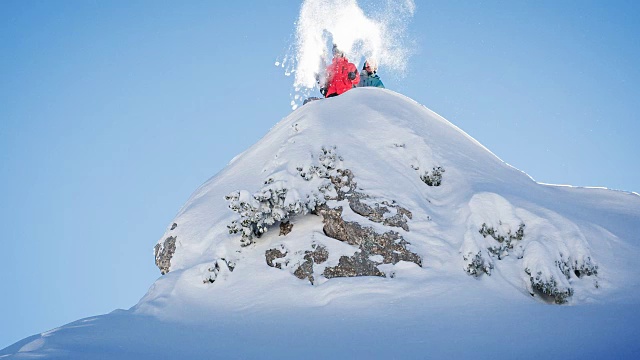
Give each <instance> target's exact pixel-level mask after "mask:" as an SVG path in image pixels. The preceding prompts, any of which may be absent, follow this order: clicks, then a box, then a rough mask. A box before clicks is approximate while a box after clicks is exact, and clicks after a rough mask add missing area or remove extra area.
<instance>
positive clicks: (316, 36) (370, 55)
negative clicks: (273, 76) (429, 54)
mask: <svg viewBox="0 0 640 360" xmlns="http://www.w3.org/2000/svg"><path fill="white" fill-rule="evenodd" d="M362 3H363V6H362V7H361V6H360V5H359V4H358V1H356V0H305V1H304V2H303V3H302V6H301V7H300V15H299V17H298V21H297V22H296V36H295V44H293V45H291V46H290V47H289V51H288V53H287V54H286V55H285V57H284V58H283V60H282V61H276V63H275V64H276V66H280V67H282V68H283V69H284V70H285V75H287V76H290V75H294V83H293V86H294V89H295V91H294V93H295V94H292V97H295V99H294V100H292V108H293V109H294V110H295V109H296V108H297V107H298V105H299V104H298V101H297V100H299V99H300V100H301V99H304V98H307V97H309V95H310V94H311V93H312V91H314V90H315V89H317V87H316V85H317V82H316V76H317V75H318V74H321V73H322V72H323V70H324V67H325V64H327V63H329V62H330V61H331V56H332V55H331V48H332V46H333V44H336V45H337V46H338V48H339V49H340V50H342V51H344V52H345V54H346V56H347V58H348V59H349V61H351V62H353V63H354V64H356V66H357V67H358V68H360V67H361V65H362V64H363V63H364V61H365V60H366V59H373V60H375V61H376V62H377V63H378V67H379V69H381V70H382V71H384V72H385V73H386V74H388V73H390V72H393V73H396V74H400V75H402V74H403V73H404V71H405V69H406V64H407V63H408V60H409V55H410V47H409V46H408V45H407V43H408V39H407V36H406V34H405V32H406V28H407V24H408V22H409V20H410V19H411V17H412V16H413V14H414V12H415V8H416V6H415V3H414V1H413V0H395V1H394V0H368V1H367V0H365V1H363V2H362Z"/></svg>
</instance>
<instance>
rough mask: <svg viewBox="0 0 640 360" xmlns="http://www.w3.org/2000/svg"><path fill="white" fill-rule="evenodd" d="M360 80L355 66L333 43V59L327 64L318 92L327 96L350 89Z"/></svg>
mask: <svg viewBox="0 0 640 360" xmlns="http://www.w3.org/2000/svg"><path fill="white" fill-rule="evenodd" d="M358 82H360V74H358V69H357V68H356V66H355V65H354V64H352V63H350V62H349V60H348V59H347V58H346V57H344V53H343V52H342V51H340V49H338V47H337V46H336V45H335V44H334V45H333V60H332V61H331V64H329V66H327V70H326V78H325V81H324V84H321V85H320V93H321V94H322V95H324V97H326V98H329V97H332V96H337V95H340V94H342V93H344V92H345V91H347V90H351V89H353V88H354V87H356V85H358Z"/></svg>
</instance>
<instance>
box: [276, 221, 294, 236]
mask: <svg viewBox="0 0 640 360" xmlns="http://www.w3.org/2000/svg"><path fill="white" fill-rule="evenodd" d="M291 229H293V224H292V223H290V222H288V221H286V222H281V223H280V234H279V236H287V235H288V234H289V233H290V232H291Z"/></svg>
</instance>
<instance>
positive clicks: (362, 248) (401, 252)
mask: <svg viewBox="0 0 640 360" xmlns="http://www.w3.org/2000/svg"><path fill="white" fill-rule="evenodd" d="M319 213H320V215H321V216H322V218H323V220H322V222H323V224H324V227H323V230H324V233H325V235H327V236H329V237H331V238H334V239H336V240H340V241H344V242H346V243H348V244H349V245H353V246H357V247H358V251H357V252H356V253H355V254H354V255H353V256H351V257H347V256H343V257H341V258H340V260H339V264H338V266H336V267H333V268H327V269H325V272H324V275H325V276H326V277H338V276H368V275H373V276H384V273H382V272H381V271H379V270H378V269H377V268H376V265H380V264H396V263H398V262H399V261H408V262H413V263H415V264H416V265H418V266H422V258H421V257H420V256H419V255H417V254H416V253H413V252H411V251H409V250H408V249H407V245H408V244H409V243H408V242H407V241H406V240H404V239H403V238H402V236H400V234H398V233H397V232H395V231H387V232H385V233H382V234H380V233H377V232H375V230H374V229H373V228H372V227H365V226H362V225H360V224H359V223H357V222H351V221H345V220H344V219H343V218H342V207H337V208H335V209H330V208H328V207H326V206H323V207H322V208H321V209H320V210H319ZM372 257H374V258H375V257H378V258H379V259H380V260H379V261H373V260H370V258H372Z"/></svg>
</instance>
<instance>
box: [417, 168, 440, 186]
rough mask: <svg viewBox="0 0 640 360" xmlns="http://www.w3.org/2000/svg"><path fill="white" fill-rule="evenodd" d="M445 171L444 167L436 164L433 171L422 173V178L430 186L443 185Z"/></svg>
mask: <svg viewBox="0 0 640 360" xmlns="http://www.w3.org/2000/svg"><path fill="white" fill-rule="evenodd" d="M443 173H444V168H443V167H441V166H435V167H434V168H433V170H431V172H429V171H427V172H425V173H424V174H422V175H420V180H422V182H424V183H425V184H427V185H429V186H440V185H442V174H443Z"/></svg>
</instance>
